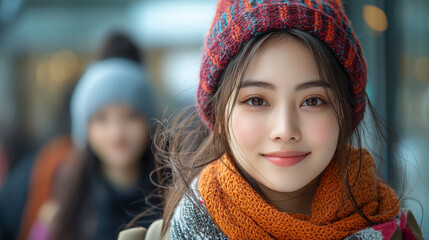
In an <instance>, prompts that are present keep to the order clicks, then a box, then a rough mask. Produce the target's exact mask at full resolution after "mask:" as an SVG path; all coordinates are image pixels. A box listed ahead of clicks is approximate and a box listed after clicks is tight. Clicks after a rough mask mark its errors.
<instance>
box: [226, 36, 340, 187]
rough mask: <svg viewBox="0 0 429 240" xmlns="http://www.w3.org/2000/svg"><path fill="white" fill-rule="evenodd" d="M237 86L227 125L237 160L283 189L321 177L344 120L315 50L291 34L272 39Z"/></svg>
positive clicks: (258, 178) (258, 177)
mask: <svg viewBox="0 0 429 240" xmlns="http://www.w3.org/2000/svg"><path fill="white" fill-rule="evenodd" d="M324 86H325V87H326V88H327V92H325V90H324V88H323V87H324ZM237 91H238V97H237V100H236V103H235V107H234V109H233V111H232V113H231V114H232V115H231V118H230V122H229V123H228V124H229V129H230V130H229V131H230V132H229V135H230V139H229V143H230V147H231V149H232V151H233V155H234V157H235V159H236V160H237V161H238V164H239V165H240V166H241V167H242V168H243V169H244V170H245V171H246V172H247V173H248V174H250V176H252V177H253V178H254V179H255V180H256V181H258V183H259V184H263V185H264V186H265V187H268V188H270V189H272V190H275V191H278V192H293V191H296V190H299V189H301V188H303V187H304V186H306V185H307V184H309V183H310V182H311V181H312V180H314V179H315V178H317V177H318V176H319V175H320V173H321V172H322V171H323V170H324V169H325V168H326V166H327V165H328V164H329V162H330V161H331V159H332V157H333V155H334V153H335V150H336V147H337V142H338V137H339V125H338V123H337V119H336V116H335V112H334V109H333V107H332V106H331V105H330V103H329V102H328V95H327V94H331V93H330V90H329V86H326V84H325V83H324V82H322V81H321V79H320V77H319V74H318V71H317V65H316V63H315V62H314V58H313V56H312V54H311V52H310V50H308V49H307V47H306V46H305V45H304V44H303V43H301V42H299V41H298V40H296V39H294V38H292V37H287V38H283V39H273V40H269V41H268V42H266V43H265V44H264V45H263V46H262V47H261V48H260V49H259V50H258V51H257V53H256V54H255V56H254V57H253V59H252V61H251V63H250V65H249V68H248V71H247V73H246V74H245V77H244V79H243V83H242V85H241V88H240V89H238V90H237ZM329 96H331V95H329ZM231 99H232V98H231ZM231 101H232V100H231ZM333 104H334V106H335V105H336V104H335V103H333ZM231 105H232V104H229V106H231Z"/></svg>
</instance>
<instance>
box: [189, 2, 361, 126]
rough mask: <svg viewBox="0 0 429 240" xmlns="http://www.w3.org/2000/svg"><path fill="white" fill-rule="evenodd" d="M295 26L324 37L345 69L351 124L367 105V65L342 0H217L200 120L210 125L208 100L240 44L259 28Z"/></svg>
mask: <svg viewBox="0 0 429 240" xmlns="http://www.w3.org/2000/svg"><path fill="white" fill-rule="evenodd" d="M279 29H297V30H300V31H303V32H307V33H309V34H311V35H313V36H314V37H316V38H318V39H319V40H320V41H322V42H323V43H324V44H325V45H326V46H327V47H328V48H329V49H330V50H331V51H332V53H333V54H334V56H335V58H336V59H337V60H338V61H339V62H340V63H341V65H342V66H343V68H344V70H345V71H346V72H347V74H348V75H349V81H350V84H349V85H350V91H351V96H352V99H353V102H352V104H353V112H354V114H355V118H354V119H355V123H354V124H355V126H357V125H358V124H359V122H360V121H361V120H362V118H363V113H364V111H365V105H366V100H365V99H366V98H365V85H366V81H367V67H366V63H365V60H364V58H363V56H362V50H361V47H360V45H359V42H358V40H357V38H356V36H355V34H354V32H353V30H352V28H351V25H350V21H349V20H348V18H347V17H346V15H345V14H344V9H343V7H342V4H341V1H340V0H220V1H219V3H218V6H217V10H216V15H215V17H214V20H213V23H212V26H211V27H210V30H209V32H208V34H207V39H206V42H205V47H204V53H203V58H202V64H201V69H200V81H199V84H198V90H197V105H198V111H199V114H200V116H201V117H202V119H203V121H204V123H205V124H206V125H207V127H209V129H212V128H213V124H214V121H215V116H214V111H213V106H212V105H211V104H209V103H208V101H207V100H208V98H209V97H210V96H212V95H213V94H214V93H215V92H216V91H217V88H218V86H219V81H220V76H221V74H222V71H223V70H224V69H225V68H226V66H227V65H228V63H229V62H230V60H231V59H232V58H233V57H234V56H235V54H237V52H238V51H239V49H240V47H241V46H242V45H243V43H245V42H246V41H248V40H249V39H250V38H252V37H254V36H257V35H259V34H261V33H264V32H267V31H272V30H279Z"/></svg>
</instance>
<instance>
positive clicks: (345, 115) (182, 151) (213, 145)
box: [154, 29, 386, 235]
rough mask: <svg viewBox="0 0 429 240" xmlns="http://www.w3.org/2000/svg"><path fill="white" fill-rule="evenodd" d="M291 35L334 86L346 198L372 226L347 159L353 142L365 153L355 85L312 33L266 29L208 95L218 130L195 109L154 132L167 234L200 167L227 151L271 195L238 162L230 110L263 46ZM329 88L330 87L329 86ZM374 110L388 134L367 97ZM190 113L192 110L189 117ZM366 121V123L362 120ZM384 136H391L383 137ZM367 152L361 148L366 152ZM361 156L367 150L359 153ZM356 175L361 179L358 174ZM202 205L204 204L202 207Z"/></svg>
mask: <svg viewBox="0 0 429 240" xmlns="http://www.w3.org/2000/svg"><path fill="white" fill-rule="evenodd" d="M288 37H292V38H295V39H297V40H298V41H300V42H302V43H303V44H304V45H305V46H306V47H307V48H308V49H309V50H310V52H311V53H312V55H313V57H314V60H315V62H316V64H317V68H318V73H319V75H320V77H321V79H322V80H323V81H326V82H327V83H328V84H327V85H328V86H331V90H332V93H333V94H332V96H330V95H328V96H329V97H331V98H332V99H329V102H330V103H337V104H336V106H338V107H337V108H336V107H335V106H334V104H331V105H332V107H333V109H334V111H335V114H336V119H337V122H338V125H339V128H340V134H339V139H338V147H337V151H338V153H339V156H340V159H342V161H339V169H340V170H341V174H342V175H341V176H342V191H345V192H346V193H347V196H348V198H347V199H343V202H345V201H350V202H351V203H352V205H353V207H354V208H355V210H356V212H357V213H358V214H359V215H360V216H361V217H362V218H364V219H365V220H366V221H367V222H368V223H369V224H370V225H373V224H375V223H374V222H371V221H370V220H369V219H368V217H367V216H366V215H365V214H364V213H363V212H362V210H361V209H360V207H359V206H358V204H357V202H356V200H355V196H354V195H353V193H352V188H353V186H354V184H353V183H350V182H349V181H348V177H349V174H348V170H349V164H350V158H348V157H345V156H347V155H349V156H350V154H347V153H348V152H350V151H351V148H352V146H354V147H356V148H357V149H358V150H359V151H362V129H361V126H355V125H354V121H353V118H354V114H353V109H352V98H351V94H350V93H351V86H350V85H349V82H350V81H349V77H350V76H348V75H347V73H346V72H345V71H344V70H343V68H342V66H341V64H340V63H339V62H338V61H337V60H336V58H335V57H334V56H333V54H332V53H331V52H330V50H329V49H328V48H327V47H326V46H325V45H324V44H323V43H322V42H321V41H320V40H318V39H317V38H315V37H313V36H312V35H310V34H308V33H305V32H302V31H299V30H294V29H285V30H276V31H271V32H266V33H262V34H260V35H258V36H256V37H254V38H252V39H250V40H249V41H247V42H246V43H245V44H243V46H242V47H241V49H240V51H239V52H238V53H237V55H236V56H235V57H234V58H233V59H232V60H231V61H230V63H229V64H228V66H227V67H226V68H225V70H224V71H223V73H222V76H221V80H220V83H219V86H218V90H217V91H216V93H214V94H213V95H212V96H210V98H209V99H208V102H209V103H208V104H211V105H212V106H214V108H213V109H214V110H213V111H214V112H213V114H214V116H215V118H216V119H215V123H214V127H213V129H214V131H209V130H208V129H207V127H206V126H205V125H204V123H203V122H202V121H201V119H200V117H199V115H198V112H197V110H195V108H193V109H192V108H191V110H189V109H186V110H184V111H182V112H179V113H178V114H177V115H175V116H174V117H173V118H172V119H170V120H169V121H164V122H160V124H159V125H158V128H157V132H156V134H155V136H154V142H155V157H156V158H157V160H158V163H159V164H160V165H161V166H162V167H160V169H159V170H160V171H163V172H168V173H169V174H167V175H164V178H163V179H162V181H161V182H160V185H161V187H162V191H163V194H164V212H163V220H164V225H163V228H162V235H164V234H165V233H166V231H167V229H168V228H169V225H170V220H171V218H172V215H173V213H174V209H175V208H176V207H177V205H178V203H179V201H180V199H181V198H182V197H184V195H186V196H187V197H191V198H195V195H194V193H193V191H191V189H190V185H191V182H192V181H193V180H194V179H195V178H196V177H197V176H198V174H199V173H200V172H201V170H202V169H203V168H204V167H205V166H206V165H208V164H209V163H211V162H213V161H215V160H217V159H219V158H220V157H221V156H222V155H223V154H227V156H228V157H229V158H230V159H232V160H233V161H232V162H233V164H234V165H235V167H236V169H238V170H239V173H240V174H241V175H242V176H243V178H244V179H246V181H247V182H248V183H249V184H250V185H251V186H252V187H253V188H254V189H255V190H256V191H257V192H258V193H259V194H260V195H261V196H262V197H263V198H265V199H266V197H265V196H264V194H263V193H262V191H261V190H260V189H259V187H258V185H257V184H256V182H255V180H253V179H252V178H251V177H250V176H248V174H246V173H245V172H244V171H243V170H242V169H241V168H240V167H239V166H238V165H237V163H236V162H235V160H234V157H233V154H232V151H231V149H230V147H229V143H228V139H229V137H228V135H229V129H228V122H229V120H230V117H231V113H232V111H233V108H234V106H232V108H227V105H228V103H229V102H230V101H231V100H233V101H231V102H232V103H235V102H236V98H237V94H238V91H236V89H238V88H239V87H240V85H241V84H242V81H243V78H244V75H245V73H246V71H247V69H248V66H249V63H250V61H251V60H252V58H253V56H254V55H255V53H256V52H257V51H258V49H260V47H261V46H262V45H263V44H264V43H266V42H267V41H269V40H276V39H279V40H280V39H282V38H288ZM325 91H326V89H325ZM365 98H366V99H365V100H366V101H367V105H368V108H369V113H370V115H371V116H372V120H373V121H374V123H375V127H376V129H377V131H378V135H379V136H382V138H384V134H385V132H386V131H385V129H386V127H385V125H384V124H383V122H382V121H381V120H380V117H379V116H378V114H377V112H376V111H375V109H374V108H373V107H372V105H371V102H370V100H369V99H368V97H367V96H365ZM189 111H191V114H190V115H189ZM361 125H362V124H361ZM384 140H386V139H385V138H384ZM361 153H362V152H361ZM360 156H361V158H362V154H360ZM356 179H357V178H356ZM197 206H198V207H199V205H197Z"/></svg>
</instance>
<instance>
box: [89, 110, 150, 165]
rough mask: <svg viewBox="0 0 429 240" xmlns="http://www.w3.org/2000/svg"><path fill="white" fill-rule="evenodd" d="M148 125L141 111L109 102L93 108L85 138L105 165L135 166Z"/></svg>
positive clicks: (142, 150)
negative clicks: (107, 104) (95, 108)
mask: <svg viewBox="0 0 429 240" xmlns="http://www.w3.org/2000/svg"><path fill="white" fill-rule="evenodd" d="M148 139H149V125H148V123H147V122H146V120H145V119H144V118H143V116H142V115H141V114H139V113H138V112H136V111H134V110H133V109H132V108H129V107H127V106H125V105H119V104H118V105H109V106H107V107H105V108H103V109H101V110H99V111H98V112H96V113H95V114H94V115H93V116H92V118H91V120H90V123H89V127H88V141H89V144H90V146H91V148H92V149H93V151H94V153H95V154H96V155H97V156H98V157H99V158H100V161H101V162H102V163H103V164H105V165H106V166H108V167H115V168H118V169H124V168H129V167H133V166H135V164H136V163H137V161H139V159H140V157H141V155H142V154H143V152H144V151H145V150H146V145H147V142H148Z"/></svg>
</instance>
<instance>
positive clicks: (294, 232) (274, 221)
mask: <svg viewBox="0 0 429 240" xmlns="http://www.w3.org/2000/svg"><path fill="white" fill-rule="evenodd" d="M337 161H338V157H337V154H336V155H335V156H334V158H333V160H332V161H331V163H330V164H329V165H328V167H327V168H326V169H325V171H324V172H323V173H322V175H321V182H320V186H319V188H318V190H317V193H316V195H315V198H314V200H313V203H312V214H311V216H306V215H302V214H288V213H285V212H280V211H278V210H277V209H276V208H274V206H272V205H271V204H269V203H267V202H266V201H265V200H263V199H262V198H261V196H260V195H259V194H258V193H256V192H255V190H254V189H253V188H252V187H250V185H249V184H248V183H247V182H246V181H245V180H244V179H243V178H242V177H241V176H240V175H239V174H237V173H236V170H235V168H234V166H233V165H232V164H231V162H230V160H229V159H228V158H226V157H225V156H224V157H222V158H221V159H220V160H218V161H215V162H213V163H212V164H210V165H209V166H207V167H206V168H205V169H204V170H203V172H202V173H201V175H200V178H199V183H198V186H197V183H196V182H194V184H193V185H194V186H193V188H194V192H195V193H196V195H197V199H193V198H189V197H186V196H185V197H184V198H183V199H182V201H181V202H180V203H179V206H178V207H177V209H176V212H175V214H174V216H173V219H172V222H171V226H172V227H171V230H170V236H171V237H172V239H189V237H190V236H191V239H206V238H210V239H345V238H346V239H390V238H391V236H392V235H393V234H394V232H395V230H396V229H397V228H399V229H403V231H406V230H407V229H406V226H405V225H406V217H405V215H404V214H401V211H400V204H399V202H398V198H397V196H396V194H395V192H394V191H393V190H392V189H391V188H389V187H388V186H387V185H386V184H384V183H383V182H382V181H381V180H380V179H378V178H377V177H376V175H375V171H374V169H375V162H374V160H373V158H372V157H371V155H370V154H369V152H368V151H366V150H363V151H362V162H361V170H360V172H359V177H357V178H356V176H357V174H358V169H359V151H358V150H356V149H352V152H351V163H350V167H349V169H350V171H349V181H350V182H351V183H352V186H353V187H352V191H353V194H354V196H355V199H356V202H357V203H358V205H359V206H360V207H361V209H362V211H363V213H365V215H366V216H367V217H368V218H369V219H370V220H371V221H373V222H378V223H380V224H379V225H376V226H373V227H370V226H369V225H368V223H367V222H366V221H365V220H364V219H363V218H362V217H361V216H360V215H358V214H357V213H356V212H355V210H354V208H353V206H352V204H351V203H350V201H348V200H347V199H348V198H347V196H346V193H345V192H342V191H341V176H340V172H339V169H338V164H337ZM343 199H344V200H345V201H343ZM195 200H196V201H195Z"/></svg>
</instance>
